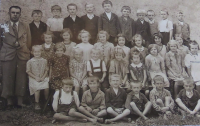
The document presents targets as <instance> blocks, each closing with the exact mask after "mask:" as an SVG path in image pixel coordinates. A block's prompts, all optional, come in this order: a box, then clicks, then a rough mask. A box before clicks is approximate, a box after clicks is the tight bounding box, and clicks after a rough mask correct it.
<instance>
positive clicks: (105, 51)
mask: <svg viewBox="0 0 200 126" xmlns="http://www.w3.org/2000/svg"><path fill="white" fill-rule="evenodd" d="M94 48H95V49H99V50H101V53H102V54H101V60H103V61H104V62H105V64H106V67H107V68H108V66H109V64H110V60H111V59H112V58H113V50H114V45H113V44H112V43H110V42H106V43H105V44H103V43H101V42H97V43H95V44H94Z"/></svg>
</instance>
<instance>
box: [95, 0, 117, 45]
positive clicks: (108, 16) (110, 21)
mask: <svg viewBox="0 0 200 126" xmlns="http://www.w3.org/2000/svg"><path fill="white" fill-rule="evenodd" d="M112 6H113V4H112V2H111V1H110V0H104V1H103V2H102V7H103V8H104V10H105V12H104V13H103V14H101V15H100V17H99V20H98V31H101V30H105V31H107V32H108V34H109V35H110V38H109V40H108V41H109V42H111V43H113V44H114V45H115V46H116V45H117V42H115V37H117V35H118V34H119V33H120V32H121V30H120V23H119V19H118V17H117V15H116V14H114V13H112V12H111V9H112Z"/></svg>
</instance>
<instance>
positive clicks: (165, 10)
mask: <svg viewBox="0 0 200 126" xmlns="http://www.w3.org/2000/svg"><path fill="white" fill-rule="evenodd" d="M161 11H163V12H166V13H167V15H169V13H168V10H167V9H166V8H164V9H162V10H160V12H161Z"/></svg>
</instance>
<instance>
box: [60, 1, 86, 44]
mask: <svg viewBox="0 0 200 126" xmlns="http://www.w3.org/2000/svg"><path fill="white" fill-rule="evenodd" d="M77 9H78V7H77V5H76V4H74V3H70V4H68V5H67V11H68V12H69V16H68V17H66V18H65V19H64V21H63V28H69V29H70V30H71V31H72V34H73V37H72V39H71V40H72V41H73V42H75V43H76V44H79V43H80V40H78V34H79V32H80V31H81V30H82V29H83V21H82V19H81V18H80V17H78V16H77V15H76V13H77Z"/></svg>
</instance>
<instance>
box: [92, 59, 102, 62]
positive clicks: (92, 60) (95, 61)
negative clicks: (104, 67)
mask: <svg viewBox="0 0 200 126" xmlns="http://www.w3.org/2000/svg"><path fill="white" fill-rule="evenodd" d="M91 61H92V62H100V59H98V60H96V61H95V60H93V59H91Z"/></svg>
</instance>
